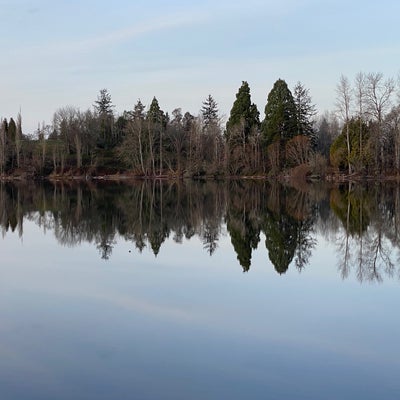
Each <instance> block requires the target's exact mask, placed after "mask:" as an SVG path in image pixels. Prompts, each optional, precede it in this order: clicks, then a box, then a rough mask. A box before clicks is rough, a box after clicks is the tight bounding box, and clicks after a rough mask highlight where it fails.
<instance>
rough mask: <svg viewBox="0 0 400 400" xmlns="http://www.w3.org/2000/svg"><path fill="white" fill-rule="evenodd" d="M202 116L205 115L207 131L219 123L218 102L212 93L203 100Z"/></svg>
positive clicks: (204, 121)
mask: <svg viewBox="0 0 400 400" xmlns="http://www.w3.org/2000/svg"><path fill="white" fill-rule="evenodd" d="M201 116H202V117H203V128H204V130H206V131H207V130H208V128H209V127H211V126H216V125H218V122H219V118H218V104H217V102H216V101H215V100H214V99H213V97H212V96H211V94H210V95H208V97H207V98H206V100H204V101H203V106H202V108H201Z"/></svg>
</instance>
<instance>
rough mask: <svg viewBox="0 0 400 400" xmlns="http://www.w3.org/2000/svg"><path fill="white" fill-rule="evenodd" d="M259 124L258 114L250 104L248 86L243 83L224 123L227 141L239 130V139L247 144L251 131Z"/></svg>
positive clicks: (255, 107) (253, 105) (255, 108)
mask: <svg viewBox="0 0 400 400" xmlns="http://www.w3.org/2000/svg"><path fill="white" fill-rule="evenodd" d="M259 124H260V120H259V112H258V110H257V106H256V105H255V104H252V103H251V97H250V87H249V84H248V83H247V82H245V81H243V82H242V86H241V87H240V88H239V91H238V92H237V94H236V100H235V101H234V103H233V106H232V109H231V112H230V116H229V119H228V122H227V123H226V137H227V140H228V141H229V139H230V138H231V137H232V136H234V135H236V133H235V131H236V130H237V128H239V130H240V132H241V134H242V138H241V139H242V140H243V141H244V142H247V140H248V138H249V136H250V134H251V132H252V130H253V129H254V128H258V126H259Z"/></svg>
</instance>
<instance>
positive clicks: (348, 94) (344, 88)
mask: <svg viewBox="0 0 400 400" xmlns="http://www.w3.org/2000/svg"><path fill="white" fill-rule="evenodd" d="M351 104H352V91H351V86H350V82H349V80H348V78H347V77H345V76H344V75H341V76H340V80H339V83H338V84H337V86H336V107H337V112H338V114H339V115H340V117H341V119H342V121H343V123H344V126H345V127H346V148H347V170H348V173H349V174H351V172H352V166H351V163H350V160H351V157H350V151H351V149H350V147H351V145H350V125H349V121H350V116H351Z"/></svg>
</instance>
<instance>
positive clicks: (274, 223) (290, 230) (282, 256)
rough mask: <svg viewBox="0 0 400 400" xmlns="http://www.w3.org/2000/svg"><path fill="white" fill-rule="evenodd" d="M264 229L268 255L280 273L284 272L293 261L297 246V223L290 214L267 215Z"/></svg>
mask: <svg viewBox="0 0 400 400" xmlns="http://www.w3.org/2000/svg"><path fill="white" fill-rule="evenodd" d="M263 230H264V233H265V236H266V239H265V246H266V247H267V249H268V256H269V259H270V260H271V262H272V264H273V265H274V267H275V269H276V271H277V272H278V273H279V274H284V273H285V272H286V271H287V269H288V267H289V264H290V263H291V262H292V260H293V257H294V254H295V251H296V247H297V224H296V221H295V220H294V219H293V218H291V217H290V216H288V215H285V214H284V213H281V214H279V215H277V214H273V213H269V212H267V214H266V215H265V220H264V224H263Z"/></svg>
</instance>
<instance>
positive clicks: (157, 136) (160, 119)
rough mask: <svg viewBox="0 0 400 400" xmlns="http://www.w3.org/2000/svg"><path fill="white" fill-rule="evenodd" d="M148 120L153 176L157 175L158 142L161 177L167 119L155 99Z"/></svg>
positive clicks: (148, 113)
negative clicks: (156, 155)
mask: <svg viewBox="0 0 400 400" xmlns="http://www.w3.org/2000/svg"><path fill="white" fill-rule="evenodd" d="M146 118H147V126H148V134H149V146H150V158H151V165H152V170H153V171H152V174H153V175H155V174H156V167H155V152H156V150H157V149H156V141H158V151H159V174H160V175H161V174H162V169H163V135H164V132H165V125H166V117H165V114H164V112H163V111H162V110H161V108H160V105H159V104H158V100H157V99H156V98H155V97H153V100H152V102H151V104H150V107H149V111H148V112H147V116H146Z"/></svg>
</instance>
